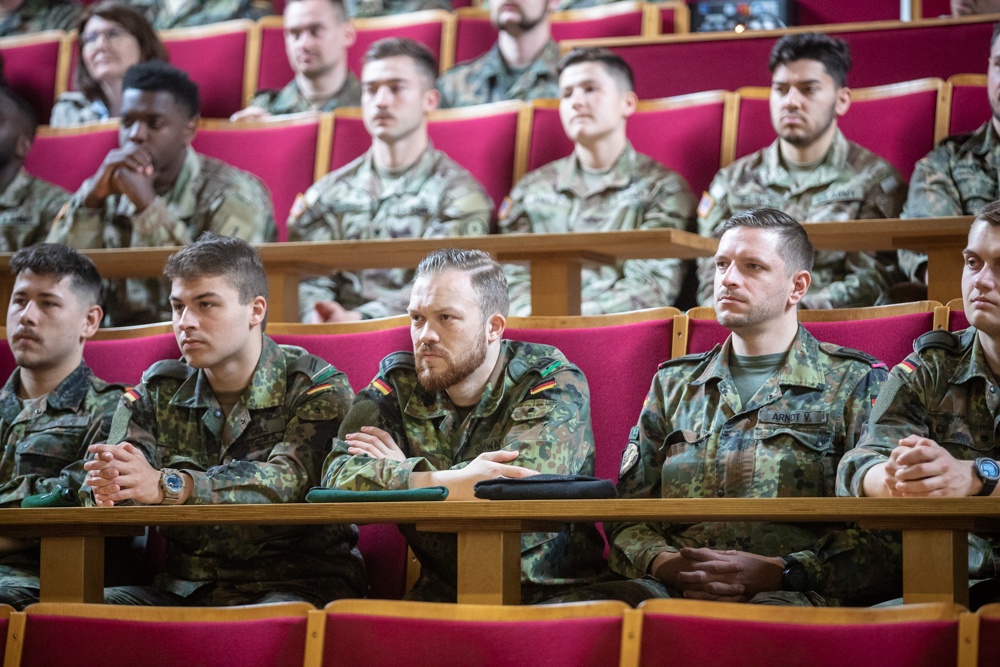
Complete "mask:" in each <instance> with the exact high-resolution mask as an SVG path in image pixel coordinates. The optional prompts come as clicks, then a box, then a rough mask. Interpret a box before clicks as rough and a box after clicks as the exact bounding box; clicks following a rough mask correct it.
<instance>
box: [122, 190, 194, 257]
mask: <svg viewBox="0 0 1000 667" xmlns="http://www.w3.org/2000/svg"><path fill="white" fill-rule="evenodd" d="M132 229H133V230H134V231H135V233H136V235H137V236H138V237H139V238H140V239H141V241H140V243H138V244H136V243H135V242H133V243H132V245H133V246H138V247H151V248H155V247H157V246H167V245H187V244H188V243H191V235H190V234H189V233H188V229H187V226H186V225H185V224H184V223H183V222H181V221H180V220H177V219H175V218H174V216H173V215H172V214H171V213H170V211H169V210H168V209H167V203H166V202H165V201H163V198H162V197H160V196H157V197H156V198H155V199H153V202H152V203H151V204H150V205H149V206H147V207H146V210H144V211H142V212H139V213H135V214H134V215H133V216H132Z"/></svg>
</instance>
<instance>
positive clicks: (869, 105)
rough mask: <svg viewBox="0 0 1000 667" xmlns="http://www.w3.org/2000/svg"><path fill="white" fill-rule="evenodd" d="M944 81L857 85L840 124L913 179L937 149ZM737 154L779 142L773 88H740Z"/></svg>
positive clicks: (845, 132) (859, 142) (744, 153)
mask: <svg viewBox="0 0 1000 667" xmlns="http://www.w3.org/2000/svg"><path fill="white" fill-rule="evenodd" d="M940 88H941V81H940V80H938V79H928V80H924V81H911V82H908V83H902V84H893V85H889V86H879V87H876V88H865V89H855V90H854V91H853V94H852V99H853V101H852V102H851V106H850V108H849V109H848V111H847V113H846V114H845V115H844V116H842V117H841V118H840V119H839V121H838V124H839V126H840V128H841V129H842V130H843V132H844V136H846V137H847V138H848V139H850V140H851V141H854V142H856V143H858V144H861V145H862V146H864V147H865V148H867V149H868V150H870V151H872V152H873V153H875V154H877V155H879V156H881V157H883V158H885V159H886V160H888V161H889V162H890V163H892V165H893V166H894V167H896V169H898V170H899V172H900V174H901V175H902V176H903V178H905V179H907V180H909V178H910V174H912V173H913V165H914V164H915V163H916V161H917V160H919V159H920V158H922V157H923V156H925V155H926V154H927V153H928V152H929V151H930V150H931V149H932V148H934V123H935V117H936V113H937V100H938V94H939V89H940ZM739 94H740V101H739V117H738V121H737V130H736V157H737V158H740V157H743V156H744V155H747V154H749V153H752V152H753V151H756V150H758V149H761V148H764V147H765V146H767V145H768V144H770V143H771V142H772V141H774V137H775V134H774V129H773V127H772V125H771V117H770V111H769V94H770V93H769V89H767V88H744V89H741V90H740V91H739Z"/></svg>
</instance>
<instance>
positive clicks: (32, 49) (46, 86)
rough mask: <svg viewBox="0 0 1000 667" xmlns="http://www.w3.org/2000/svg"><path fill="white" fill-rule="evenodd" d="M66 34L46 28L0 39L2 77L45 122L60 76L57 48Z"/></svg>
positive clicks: (41, 121) (50, 109) (40, 120)
mask: <svg viewBox="0 0 1000 667" xmlns="http://www.w3.org/2000/svg"><path fill="white" fill-rule="evenodd" d="M64 37H65V34H64V33H63V32H62V31H61V30H48V31H45V32H39V33H35V34H33V35H24V36H17V37H5V38H4V39H3V40H0V54H3V78H4V80H5V81H6V82H7V85H9V86H10V87H11V88H13V89H14V90H16V91H17V92H18V93H20V94H21V95H22V96H23V97H24V98H25V99H26V100H27V101H28V102H29V103H30V104H31V106H32V108H33V109H34V110H35V114H36V115H37V117H38V122H39V123H42V124H48V122H49V116H50V115H51V114H52V105H53V104H54V103H55V99H56V89H57V87H58V82H59V77H60V76H65V73H62V72H60V71H59V50H60V47H61V45H62V42H63V39H64Z"/></svg>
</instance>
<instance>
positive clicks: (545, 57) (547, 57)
mask: <svg viewBox="0 0 1000 667" xmlns="http://www.w3.org/2000/svg"><path fill="white" fill-rule="evenodd" d="M558 65H559V46H558V45H557V44H556V43H555V42H554V41H553V40H552V39H551V38H550V39H549V41H548V42H546V44H545V46H544V47H542V50H541V51H539V52H538V55H537V56H535V59H534V60H532V61H531V62H530V63H528V65H527V66H526V67H525V68H524V69H523V72H522V75H521V76H522V77H524V76H528V77H529V78H530V79H531V82H530V83H531V84H532V85H533V84H534V82H535V81H536V80H537V79H538V78H539V77H542V76H552V73H553V72H555V71H556V67H558ZM509 69H510V68H509V67H508V65H507V61H505V60H504V58H503V54H502V53H500V42H499V40H498V41H497V42H495V43H494V44H493V48H491V49H490V50H489V51H488V52H487V54H486V57H485V58H484V59H483V62H482V67H481V69H480V72H481V73H482V74H483V75H484V77H485V78H488V79H490V80H491V81H493V80H496V78H497V77H499V76H502V75H503V74H504V73H505V72H506V71H507V70H509ZM528 87H529V88H530V87H531V85H529V86H528Z"/></svg>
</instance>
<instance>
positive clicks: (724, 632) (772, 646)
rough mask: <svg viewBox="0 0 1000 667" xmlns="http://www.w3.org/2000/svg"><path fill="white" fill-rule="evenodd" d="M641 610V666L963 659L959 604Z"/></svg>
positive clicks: (683, 605)
mask: <svg viewBox="0 0 1000 667" xmlns="http://www.w3.org/2000/svg"><path fill="white" fill-rule="evenodd" d="M913 607H916V609H914V608H913ZM640 609H641V610H642V639H641V649H640V660H639V664H640V665H641V667H661V666H662V667H668V666H671V667H672V666H674V665H697V667H732V666H733V665H739V666H740V667H802V666H803V665H808V666H809V667H843V666H845V665H850V666H851V667H949V666H953V665H955V664H956V661H957V656H958V634H959V633H958V612H959V607H958V606H957V605H955V606H952V605H945V604H941V605H938V604H931V605H908V606H906V607H898V608H887V609H848V608H844V609H835V608H789V607H769V606H765V605H745V604H744V605H738V604H732V603H724V602H709V603H706V602H701V603H697V602H692V601H690V600H652V601H649V602H645V603H643V604H642V605H641V606H640ZM991 664H992V663H991Z"/></svg>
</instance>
